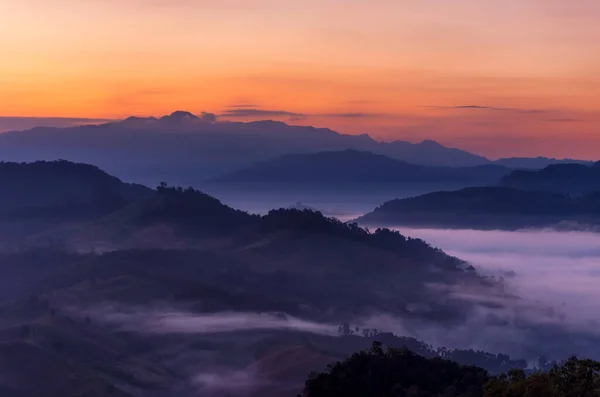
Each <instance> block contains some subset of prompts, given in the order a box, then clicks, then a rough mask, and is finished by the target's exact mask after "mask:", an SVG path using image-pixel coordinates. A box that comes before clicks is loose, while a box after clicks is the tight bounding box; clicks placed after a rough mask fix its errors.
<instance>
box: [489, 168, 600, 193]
mask: <svg viewBox="0 0 600 397" xmlns="http://www.w3.org/2000/svg"><path fill="white" fill-rule="evenodd" d="M500 185H501V186H505V187H512V188H517V189H526V190H542V191H551V192H558V193H564V194H582V193H589V192H595V191H600V166H599V165H598V163H595V164H591V165H582V164H555V165H549V166H547V167H546V168H543V169H541V170H537V171H525V170H520V171H514V172H512V173H510V174H508V175H506V176H505V177H503V178H502V179H501V181H500Z"/></svg>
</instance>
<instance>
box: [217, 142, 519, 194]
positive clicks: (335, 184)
mask: <svg viewBox="0 0 600 397" xmlns="http://www.w3.org/2000/svg"><path fill="white" fill-rule="evenodd" d="M509 172H510V170H509V169H506V168H504V167H501V166H493V165H482V166H477V167H446V168H444V167H428V166H420V165H414V164H410V163H407V162H405V161H401V160H395V159H392V158H390V157H387V156H383V155H379V154H373V153H370V152H363V151H357V150H344V151H337V152H319V153H312V154H294V155H287V156H283V157H280V158H277V159H274V160H270V161H264V162H260V163H256V164H253V165H251V166H249V167H246V168H244V169H242V170H239V171H237V172H233V173H231V174H228V175H225V176H222V177H220V178H217V179H215V180H214V181H213V183H215V184H217V185H228V186H232V187H235V186H239V187H240V188H242V187H246V188H248V187H253V186H255V187H256V186H263V187H270V188H272V189H274V188H275V189H276V188H281V189H303V188H307V187H313V188H328V189H333V188H339V187H354V188H355V189H359V190H361V189H365V188H369V187H377V186H389V187H391V188H415V187H419V186H432V185H436V186H452V185H455V186H459V185H461V186H463V187H464V186H469V185H481V184H490V183H495V182H496V181H497V180H498V179H500V178H501V177H503V176H504V175H506V174H508V173H509Z"/></svg>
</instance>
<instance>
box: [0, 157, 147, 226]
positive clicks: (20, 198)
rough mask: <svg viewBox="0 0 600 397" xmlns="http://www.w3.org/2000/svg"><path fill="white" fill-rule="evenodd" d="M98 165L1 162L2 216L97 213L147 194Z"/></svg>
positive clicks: (0, 208)
mask: <svg viewBox="0 0 600 397" xmlns="http://www.w3.org/2000/svg"><path fill="white" fill-rule="evenodd" d="M150 193H151V190H150V189H148V188H146V187H145V186H142V185H135V184H129V183H124V182H122V181H121V180H119V179H118V178H116V177H114V176H111V175H109V174H107V173H106V172H104V171H102V170H100V169H99V168H97V167H94V166H91V165H88V164H78V163H72V162H69V161H63V160H59V161H36V162H33V163H8V162H3V163H0V216H2V217H5V218H6V217H11V216H14V217H26V216H32V217H34V216H52V215H65V214H67V213H68V214H70V215H75V216H76V215H82V216H97V215H102V214H103V213H104V214H106V213H109V212H112V211H115V210H116V209H118V208H121V207H123V206H124V205H127V204H129V203H132V202H134V201H136V200H139V199H141V198H144V197H147V196H148V195H149V194H150Z"/></svg>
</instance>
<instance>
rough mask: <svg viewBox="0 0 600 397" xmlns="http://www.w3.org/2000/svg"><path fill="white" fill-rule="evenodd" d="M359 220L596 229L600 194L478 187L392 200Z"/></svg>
mask: <svg viewBox="0 0 600 397" xmlns="http://www.w3.org/2000/svg"><path fill="white" fill-rule="evenodd" d="M358 222H359V223H360V224H365V225H398V226H400V225H404V226H422V227H450V228H475V229H520V228H527V227H551V226H557V227H560V226H562V227H566V228H570V227H572V228H577V227H586V226H590V227H596V226H597V225H600V193H590V194H586V195H584V196H581V197H569V196H567V195H563V194H559V193H553V192H540V191H526V190H519V189H513V188H506V187H473V188H467V189H462V190H458V191H441V192H435V193H430V194H425V195H422V196H418V197H412V198H407V199H398V200H392V201H388V202H386V203H384V204H382V205H381V206H379V207H378V208H376V209H375V210H374V211H373V212H370V213H368V214H365V215H363V216H362V217H360V218H358ZM569 225H570V226H569Z"/></svg>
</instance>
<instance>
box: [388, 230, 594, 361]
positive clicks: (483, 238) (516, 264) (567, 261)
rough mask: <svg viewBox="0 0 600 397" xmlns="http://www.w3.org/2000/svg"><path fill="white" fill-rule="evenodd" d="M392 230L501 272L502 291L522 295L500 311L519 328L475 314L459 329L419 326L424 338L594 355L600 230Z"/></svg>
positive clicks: (522, 351) (527, 352) (515, 350)
mask: <svg viewBox="0 0 600 397" xmlns="http://www.w3.org/2000/svg"><path fill="white" fill-rule="evenodd" d="M396 230H398V231H400V232H401V233H403V234H405V235H407V236H411V237H418V238H422V239H424V240H425V241H427V242H428V243H430V244H432V245H434V246H437V247H439V248H441V249H443V250H444V251H446V252H447V253H448V254H450V255H454V256H456V257H458V258H461V259H464V260H466V261H468V262H470V263H471V264H472V265H473V266H475V268H476V269H477V271H478V272H479V273H481V274H484V275H488V276H496V277H504V279H505V283H506V286H507V289H508V292H510V293H514V294H515V295H518V296H519V297H520V298H522V299H520V301H519V302H518V303H517V304H516V305H515V306H514V307H511V308H509V310H508V311H506V312H505V313H504V314H506V313H507V312H510V311H512V313H513V317H512V320H511V324H512V325H514V324H518V325H519V326H518V327H515V326H509V327H506V326H500V327H497V326H495V325H489V324H487V323H485V324H484V323H482V322H481V321H476V320H475V319H474V321H473V323H472V324H470V326H469V327H466V328H465V329H464V334H461V333H455V332H451V333H443V332H440V330H438V329H436V330H423V332H421V335H419V336H420V337H421V338H422V339H425V340H427V341H429V342H432V343H436V342H439V343H440V344H446V345H454V346H453V347H468V344H469V343H466V342H467V340H470V341H471V342H470V344H471V347H473V348H481V349H486V350H490V351H505V352H508V353H512V354H517V355H521V356H522V357H523V356H525V357H527V356H529V357H531V355H535V354H537V353H536V352H542V351H544V352H547V353H544V354H548V355H556V356H564V355H570V354H576V355H579V356H581V355H586V356H590V357H593V358H598V357H600V348H598V345H597V342H598V338H600V327H598V320H599V319H600V310H599V309H600V288H599V286H600V234H597V233H586V232H557V231H549V230H548V231H516V232H505V231H478V230H441V229H411V228H404V227H399V228H396ZM462 292H465V291H457V293H458V294H461V293H462ZM468 293H469V292H468V291H466V292H465V294H466V295H468ZM549 312H550V313H551V315H550V316H547V314H548V313H549ZM514 313H518V314H517V315H516V316H514ZM506 317H511V315H510V314H509V315H508V316H506Z"/></svg>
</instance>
